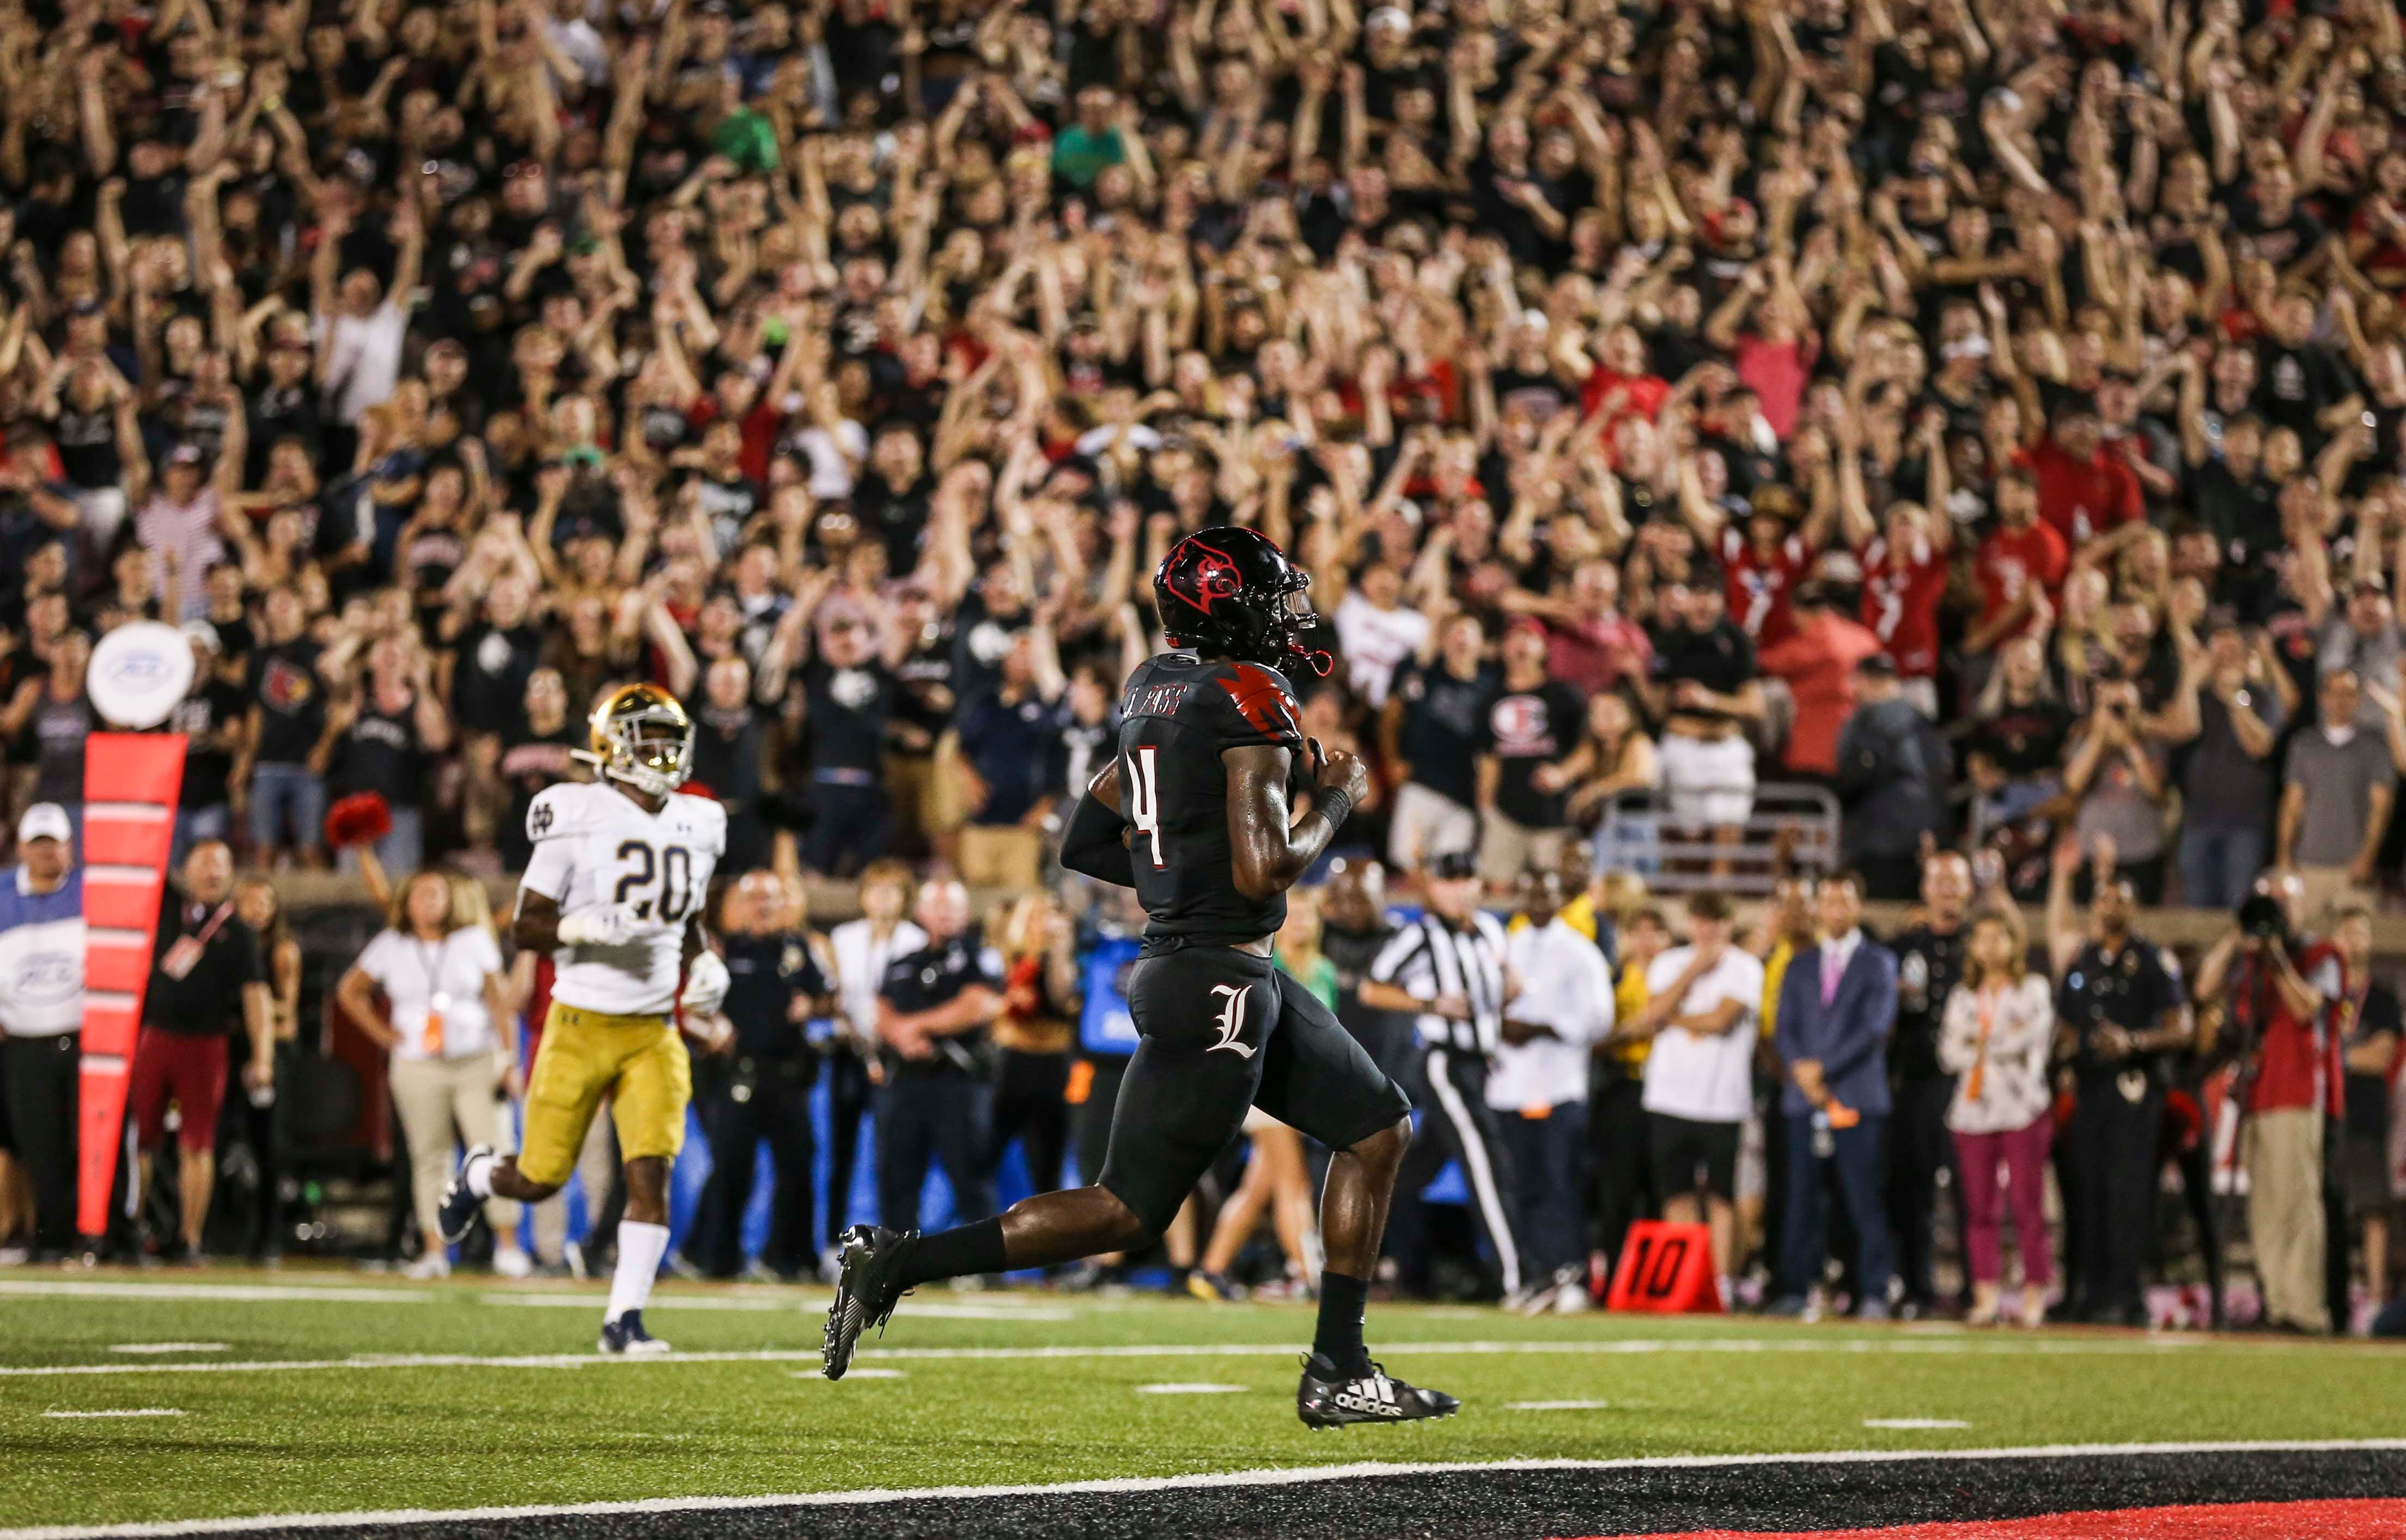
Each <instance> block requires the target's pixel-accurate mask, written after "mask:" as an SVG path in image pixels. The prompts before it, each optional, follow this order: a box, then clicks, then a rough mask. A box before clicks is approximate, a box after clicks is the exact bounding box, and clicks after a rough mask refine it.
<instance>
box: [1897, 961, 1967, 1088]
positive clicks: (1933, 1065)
mask: <svg viewBox="0 0 2406 1540" xmlns="http://www.w3.org/2000/svg"><path fill="white" fill-rule="evenodd" d="M1970 935H1971V932H1970V929H1969V927H1967V926H1962V925H1959V926H1957V927H1956V928H1955V929H1953V930H1951V931H1948V932H1946V934H1944V935H1941V934H1940V933H1939V932H1937V931H1935V930H1933V929H1932V928H1931V927H1930V926H1929V925H1916V926H1914V927H1913V928H1912V929H1911V930H1908V931H1905V932H1904V933H1903V934H1902V935H1900V936H1898V937H1897V938H1896V940H1892V941H1890V942H1889V951H1891V952H1893V953H1895V954H1896V1031H1895V1033H1894V1034H1893V1035H1892V1036H1891V1037H1890V1038H1889V1041H1888V1064H1889V1071H1890V1072H1891V1073H1893V1074H1894V1075H1896V1076H1897V1077H1898V1078H1900V1079H1902V1080H1921V1079H1925V1078H1927V1077H1930V1076H1934V1075H1943V1074H1945V1073H1946V1070H1945V1069H1943V1068H1942V1067H1940V1066H1939V1063H1938V1024H1939V1023H1940V1022H1941V1021H1942V1020H1943V1019H1944V1018H1945V1016H1946V996H1949V995H1952V994H1953V993H1955V986H1956V984H1957V983H1959V982H1961V981H1962V978H1963V945H1964V942H1965V941H1966V940H1968V939H1969V937H1970Z"/></svg>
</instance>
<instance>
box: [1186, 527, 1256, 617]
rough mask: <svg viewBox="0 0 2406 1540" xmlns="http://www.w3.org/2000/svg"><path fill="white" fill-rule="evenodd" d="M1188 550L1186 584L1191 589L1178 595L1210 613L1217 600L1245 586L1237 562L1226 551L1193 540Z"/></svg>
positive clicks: (1226, 597)
mask: <svg viewBox="0 0 2406 1540" xmlns="http://www.w3.org/2000/svg"><path fill="white" fill-rule="evenodd" d="M1186 549H1187V553H1188V565H1187V572H1188V580H1187V586H1188V587H1189V588H1190V589H1191V590H1192V591H1191V592H1182V593H1181V594H1180V595H1179V596H1178V597H1179V598H1181V599H1182V600H1186V602H1188V603H1189V604H1192V605H1194V606H1195V607H1196V609H1198V610H1200V611H1202V612H1203V613H1204V614H1205V615H1210V613H1211V605H1212V603H1213V602H1214V601H1215V600H1223V599H1234V598H1235V597H1236V596H1237V591H1238V589H1240V588H1242V587H1243V586H1245V581H1244V579H1243V578H1242V577H1240V576H1239V575H1238V572H1237V564H1236V562H1234V561H1232V560H1230V559H1229V558H1228V555H1227V553H1226V552H1224V551H1217V550H1214V549H1212V548H1211V547H1210V546H1209V545H1206V544H1203V543H1202V542H1201V541H1199V540H1193V539H1190V540H1188V541H1187V542H1186Z"/></svg>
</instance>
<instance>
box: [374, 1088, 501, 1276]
mask: <svg viewBox="0 0 2406 1540" xmlns="http://www.w3.org/2000/svg"><path fill="white" fill-rule="evenodd" d="M496 1073H497V1069H496V1063H495V1059H494V1056H493V1055H492V1054H490V1053H471V1054H467V1055H465V1056H463V1057H460V1058H457V1059H398V1058H397V1059H395V1060H393V1061H392V1074H391V1077H390V1078H391V1084H392V1104H393V1106H394V1107H395V1108H396V1109H399V1111H400V1113H401V1135H402V1138H403V1140H404V1141H405V1142H406V1143H407V1144H408V1146H409V1178H410V1198H411V1200H412V1203H413V1204H414V1206H415V1207H416V1208H417V1211H418V1228H419V1229H420V1230H422V1231H424V1232H426V1233H427V1234H428V1235H432V1234H433V1233H434V1224H435V1216H436V1213H437V1211H438V1210H440V1209H441V1208H442V1207H443V1187H444V1184H445V1183H446V1182H447V1181H449V1180H451V1160H452V1151H453V1148H454V1146H456V1145H459V1144H488V1145H491V1146H492V1147H493V1148H494V1149H496V1150H502V1149H506V1148H507V1146H506V1145H505V1144H504V1143H503V1141H502V1115H501V1103H500V1102H499V1101H498V1100H496V1099H495V1098H494V1096H493V1081H494V1078H495V1075H496ZM485 1218H486V1220H487V1221H488V1222H489V1223H490V1224H491V1225H492V1227H493V1234H494V1235H496V1236H500V1237H502V1244H504V1245H516V1244H517V1241H516V1239H515V1238H514V1232H515V1231H516V1230H517V1222H518V1206H517V1203H515V1202H514V1201H512V1200H511V1199H508V1198H492V1199H488V1201H487V1202H486V1204H485Z"/></svg>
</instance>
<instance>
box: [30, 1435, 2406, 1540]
mask: <svg viewBox="0 0 2406 1540" xmlns="http://www.w3.org/2000/svg"><path fill="white" fill-rule="evenodd" d="M2399 1449H2406V1438H2360V1439H2328V1440H2308V1439H2295V1440H2287V1439H2283V1440H2271V1439H2268V1440H2263V1441H2258V1442H2229V1443H2217V1444H2039V1445H2029V1446H2025V1447H2023V1448H1991V1449H1846V1450H1840V1451H1836V1452H1832V1453H1824V1454H1809V1453H1794V1454H1671V1455H1647V1456H1641V1457H1635V1458H1630V1459H1623V1460H1483V1461H1482V1460H1465V1461H1412V1462H1405V1461H1394V1462H1388V1461H1376V1460H1368V1461H1361V1462H1355V1463H1352V1464H1345V1465H1316V1466H1310V1467H1307V1468H1303V1469H1294V1470H1250V1471H1210V1472H1204V1473H1201V1474H1198V1475H1195V1476H1112V1477H1110V1478H1108V1479H1105V1480H1098V1481H1062V1482H1055V1483H1054V1484H1052V1485H1049V1486H1045V1485H1033V1484H1030V1485H1024V1486H994V1487H918V1488H902V1489H889V1488H875V1489H870V1490H867V1491H821V1492H795V1493H791V1494H787V1495H783V1496H775V1497H646V1498H639V1499H636V1500H634V1501H632V1502H619V1503H561V1504H533V1505H526V1506H522V1507H488V1508H449V1509H445V1508H391V1509H385V1510H381V1511H367V1512H355V1513H292V1514H259V1515H253V1516H249V1517H245V1518H239V1519H165V1520H160V1521H154V1522H150V1523H137V1524H92V1525H75V1524H57V1525H44V1526H40V1527H38V1528H34V1529H16V1530H0V1540H167V1537H170V1536H177V1535H187V1534H223V1533H228V1532H229V1531H239V1530H255V1529H261V1528H274V1529H291V1530H339V1529H351V1528H358V1527H363V1526H367V1525H397V1524H463V1523H474V1522H477V1521H480V1520H491V1519H573V1518H587V1517H606V1516H610V1515H616V1514H637V1513H732V1512H741V1511H743V1510H745V1509H752V1508H836V1507H866V1506H870V1505H876V1504H882V1503H910V1502H927V1501H942V1500H947V1499H953V1500H958V1499H966V1498H982V1497H1056V1496H1086V1495H1096V1496H1107V1495H1113V1494H1118V1493H1126V1492H1156V1491H1215V1490H1218V1491H1224V1490H1227V1489H1230V1488H1238V1489H1242V1488H1248V1487H1300V1486H1310V1485H1314V1484H1316V1483H1319V1482H1323V1481H1346V1480H1360V1479H1364V1478H1375V1477H1392V1476H1475V1475H1481V1474H1485V1473H1490V1472H1496V1471H1597V1472H1611V1471H1648V1470H1654V1471H1679V1470H1715V1469H1725V1468H1729V1467H1733V1466H1736V1467H1743V1466H1760V1465H1878V1464H1894V1463H1897V1462H1904V1461H1918V1460H1998V1461H2004V1460H2096V1459H2114V1458H2118V1457H2127V1456H2131V1455H2184V1454H2352V1453H2358V1452H2364V1451H2371V1450H2399Z"/></svg>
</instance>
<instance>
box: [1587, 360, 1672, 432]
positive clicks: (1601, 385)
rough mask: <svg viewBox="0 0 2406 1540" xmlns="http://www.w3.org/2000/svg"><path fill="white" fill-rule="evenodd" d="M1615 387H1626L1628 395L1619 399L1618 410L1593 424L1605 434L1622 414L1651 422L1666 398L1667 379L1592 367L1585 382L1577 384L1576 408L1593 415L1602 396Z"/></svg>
mask: <svg viewBox="0 0 2406 1540" xmlns="http://www.w3.org/2000/svg"><path fill="white" fill-rule="evenodd" d="M1615 390H1626V391H1627V392H1628V395H1627V396H1626V397H1625V398H1624V399H1623V401H1622V402H1621V410H1620V411H1618V412H1615V413H1614V414H1613V415H1612V416H1611V417H1606V418H1605V419H1604V420H1603V421H1602V422H1599V423H1597V424H1596V427H1597V429H1598V431H1601V432H1602V433H1603V434H1604V436H1605V437H1606V438H1610V437H1611V436H1612V430H1613V429H1614V428H1615V427H1617V426H1618V425H1619V424H1620V422H1621V418H1623V417H1644V418H1645V419H1646V420H1647V421H1649V422H1652V421H1653V420H1654V415H1655V414H1656V413H1658V412H1660V411H1662V410H1663V403H1664V402H1665V401H1667V400H1669V399H1670V396H1671V382H1670V381H1668V380H1666V379H1663V377H1662V376H1661V375H1659V374H1614V373H1613V372H1612V371H1611V370H1609V369H1602V368H1599V369H1596V370H1593V371H1592V372H1591V373H1590V374H1588V377H1587V381H1586V383H1585V384H1583V385H1581V386H1580V387H1579V411H1580V412H1581V413H1583V414H1584V415H1586V416H1588V417H1593V416H1594V415H1595V409H1596V408H1597V407H1598V406H1600V405H1602V404H1603V403H1604V398H1605V397H1606V396H1608V395H1610V394H1612V393H1613V392H1614V391H1615Z"/></svg>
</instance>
